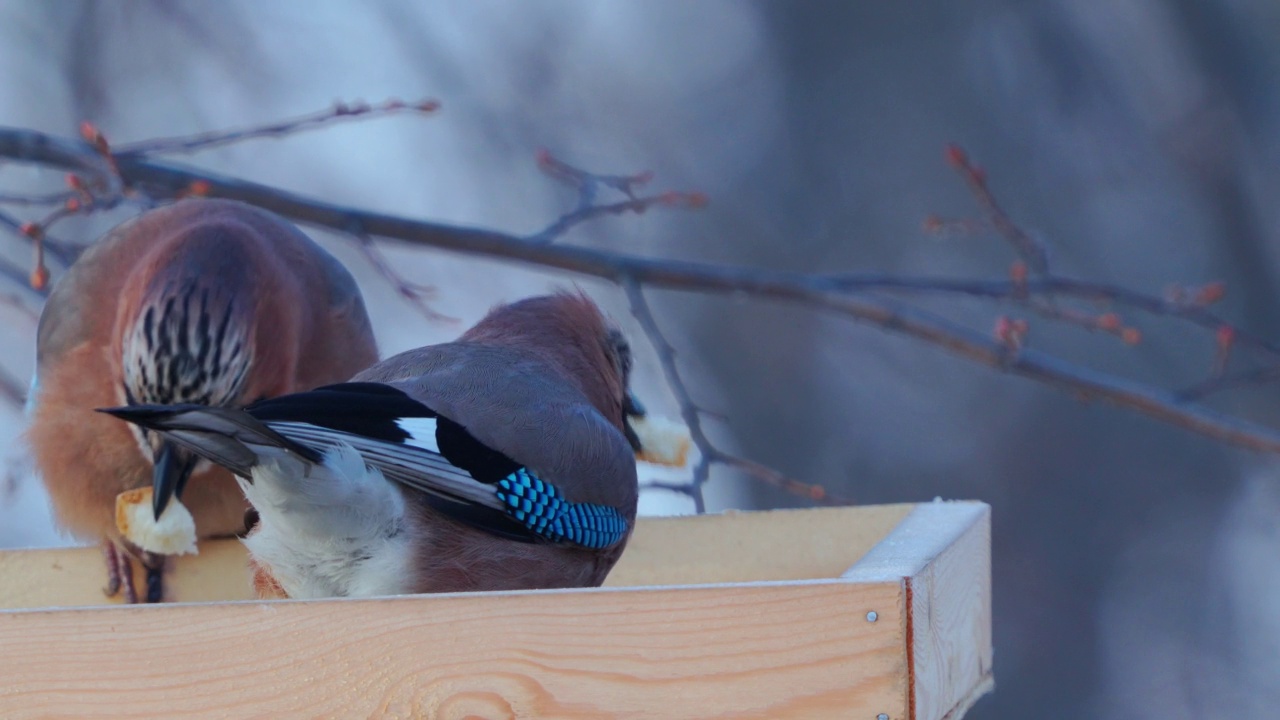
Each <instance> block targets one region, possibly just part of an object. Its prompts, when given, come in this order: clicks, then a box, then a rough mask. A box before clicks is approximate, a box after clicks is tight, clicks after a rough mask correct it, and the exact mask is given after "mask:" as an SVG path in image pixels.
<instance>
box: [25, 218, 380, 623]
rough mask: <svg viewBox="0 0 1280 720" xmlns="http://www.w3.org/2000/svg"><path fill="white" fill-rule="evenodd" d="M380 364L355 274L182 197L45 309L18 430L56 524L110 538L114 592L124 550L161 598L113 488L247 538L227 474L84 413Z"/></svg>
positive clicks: (276, 391)
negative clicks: (178, 507) (122, 527)
mask: <svg viewBox="0 0 1280 720" xmlns="http://www.w3.org/2000/svg"><path fill="white" fill-rule="evenodd" d="M377 359H378V354H377V347H376V345H375V344H374V338H373V331H372V328H371V327H370V323H369V317H368V315H367V314H366V312H365V306H364V301H363V299H362V298H361V295H360V290H359V288H358V287H357V285H356V282H355V280H354V279H353V278H352V277H351V274H350V273H349V272H347V270H346V268H344V267H343V266H342V264H341V263H339V262H338V260H337V259H335V258H334V257H333V256H332V255H330V254H329V253H327V252H325V251H324V249H322V248H321V247H320V246H319V245H317V244H316V243H314V242H313V241H312V240H311V239H310V238H308V237H307V236H306V235H304V234H303V233H302V232H301V231H299V230H298V229H297V228H296V227H294V226H293V225H292V224H290V223H288V222H286V221H285V220H283V219H281V218H279V217H278V216H276V215H274V214H272V213H269V212H266V211H263V210H260V209H258V208H255V207H252V206H249V205H246V204H244V203H239V202H232V201H229V200H203V199H191V200H183V201H181V202H177V203H174V204H172V205H167V206H163V207H160V208H157V209H154V210H150V211H148V212H146V213H143V214H142V215H140V216H138V217H136V218H133V219H132V220H129V221H128V222H125V223H124V224H122V225H120V226H119V227H117V228H115V229H114V230H112V231H111V232H109V233H108V234H107V235H106V237H104V238H103V239H102V240H100V241H99V242H98V243H96V244H94V245H93V246H91V247H89V248H88V249H86V250H85V251H84V253H83V254H82V255H81V256H80V257H79V259H78V260H77V261H76V262H75V264H74V265H72V266H71V268H70V269H68V271H67V273H66V274H65V275H64V276H63V277H62V278H61V279H60V280H59V281H58V283H57V285H56V286H55V287H54V289H53V292H52V294H51V295H50V296H49V300H48V302H47V303H45V307H44V311H43V313H42V314H41V316H40V327H39V330H38V333H37V346H36V369H37V372H36V377H35V379H34V381H33V383H32V393H31V400H30V408H31V410H30V412H31V427H30V429H29V430H28V433H27V436H28V440H29V441H30V443H31V446H32V450H33V451H34V456H35V460H36V465H37V467H38V469H39V471H40V474H41V476H42V478H43V480H44V484H45V487H46V488H47V489H48V491H49V496H50V498H51V500H52V504H53V509H54V515H55V517H56V519H57V521H58V524H59V525H61V526H62V527H64V528H65V529H67V530H69V531H70V532H71V533H73V534H74V535H75V536H77V537H79V538H81V539H84V540H94V541H98V542H102V543H103V544H104V548H105V550H106V551H107V558H108V572H109V580H108V592H109V593H111V594H114V593H115V592H116V591H117V590H119V589H120V588H121V587H123V589H124V590H125V595H126V597H127V598H128V599H129V600H131V601H132V600H134V599H135V598H136V595H135V593H134V590H133V585H132V576H131V573H130V572H128V566H129V562H128V556H129V555H130V554H133V555H136V556H139V557H140V559H142V561H143V563H144V564H145V565H146V566H147V570H148V572H147V578H148V582H147V597H146V599H147V600H149V601H159V600H160V599H161V597H162V594H163V590H162V583H161V578H162V577H163V576H162V569H163V556H156V555H154V554H152V553H144V552H142V551H141V550H140V549H138V548H137V547H135V546H133V545H132V544H130V543H129V542H128V541H127V540H126V539H125V538H124V537H122V536H121V533H120V532H119V530H118V527H117V525H116V498H117V495H119V494H120V493H122V492H124V491H128V490H132V489H135V488H143V487H148V488H154V493H153V498H152V499H153V502H154V505H153V508H152V509H153V512H154V514H155V516H156V517H159V516H160V515H161V513H162V512H163V511H164V510H165V508H166V506H167V505H168V504H169V501H170V499H171V498H180V499H181V500H182V501H184V502H185V505H186V507H187V508H188V509H189V510H190V512H191V514H192V515H193V516H194V524H195V529H196V533H197V534H198V536H199V537H201V538H206V537H218V536H230V535H233V534H237V533H239V532H242V531H243V529H244V526H245V511H246V508H247V506H246V503H245V498H244V495H243V493H242V492H241V491H240V489H239V488H238V487H237V486H236V483H235V482H234V481H233V479H232V477H231V475H230V474H229V473H227V472H226V471H225V470H223V469H221V468H218V467H216V466H211V465H210V464H209V463H207V462H200V461H199V460H200V458H199V457H197V456H196V455H193V454H192V453H190V452H189V451H187V450H185V449H183V448H181V447H180V446H177V445H175V444H174V443H171V442H168V441H166V440H164V439H163V438H161V437H160V436H158V435H156V434H155V433H150V432H145V431H141V429H140V428H130V427H128V426H125V425H122V424H120V423H118V422H115V421H113V420H111V419H110V418H107V417H104V416H102V415H99V414H97V413H95V412H93V411H94V409H95V408H98V407H101V406H103V405H116V404H130V405H132V404H146V403H183V402H185V403H200V404H205V405H211V406H229V407H241V406H244V405H247V404H249V403H251V402H253V401H255V400H260V399H262V398H266V397H272V396H275V395H280V394H283V393H288V392H296V391H299V390H306V389H309V388H313V387H316V386H319V385H325V384H328V383H333V382H340V381H342V380H346V379H347V378H349V377H351V376H352V375H353V374H354V373H356V372H358V371H360V370H363V369H364V368H367V367H369V366H370V365H372V364H373V363H374V362H376V361H377ZM122 551H127V553H126V552H122Z"/></svg>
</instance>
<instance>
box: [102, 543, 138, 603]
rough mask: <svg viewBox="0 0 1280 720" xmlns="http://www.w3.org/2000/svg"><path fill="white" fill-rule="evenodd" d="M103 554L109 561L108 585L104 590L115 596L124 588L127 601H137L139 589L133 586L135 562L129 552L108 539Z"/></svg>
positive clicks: (107, 593) (105, 592) (108, 595)
mask: <svg viewBox="0 0 1280 720" xmlns="http://www.w3.org/2000/svg"><path fill="white" fill-rule="evenodd" d="M102 554H103V557H104V558H106V561H107V586H106V587H105V588H103V589H102V592H103V593H104V594H105V595H106V596H107V597H115V596H117V595H119V594H120V591H121V590H123V591H124V601H125V602H126V603H128V604H130V605H133V604H135V603H137V602H138V591H137V590H136V589H135V588H134V587H133V563H131V562H130V561H129V553H128V552H126V551H124V550H123V549H121V548H120V547H118V546H117V545H116V544H115V543H113V542H111V541H110V540H108V541H107V542H106V543H104V544H103V546H102Z"/></svg>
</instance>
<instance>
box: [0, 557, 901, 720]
mask: <svg viewBox="0 0 1280 720" xmlns="http://www.w3.org/2000/svg"><path fill="white" fill-rule="evenodd" d="M904 608H905V599H904V598H903V596H902V584H901V582H897V581H895V582H888V583H871V584H863V583H854V582H849V581H842V580H818V581H799V582H789V583H749V584H736V585H716V586H685V587H666V588H641V589H625V590H622V589H593V590H573V591H543V592H523V593H480V594H470V595H466V594H459V595H436V596H405V597H396V598H381V599H374V600H325V601H306V602H298V601H280V602H240V603H228V604H188V605H183V604H173V605H159V606H133V607H112V608H97V609H73V610H57V611H49V610H31V611H10V612H3V613H0V677H3V678H4V681H3V685H2V688H3V689H0V717H4V718H8V719H12V720H22V719H25V718H46V717H59V718H89V717H92V718H98V719H114V718H171V719H175V720H179V719H188V718H227V717H236V718H318V717H326V718H355V717H360V718H365V717H369V718H409V717H413V718H432V719H445V718H566V719H568V718H579V719H583V718H615V717H625V718H630V719H632V720H642V719H644V718H663V719H667V720H679V719H680V718H698V719H702V718H708V717H712V716H715V717H722V718H730V717H732V718H777V719H779V720H781V719H785V718H803V719H804V720H822V719H824V718H841V719H847V718H875V717H877V715H879V714H880V713H884V714H886V715H888V716H889V717H891V718H894V719H895V720H900V719H901V718H904V717H905V712H906V703H905V697H906V687H907V668H906V663H905V661H904V653H903V650H904V647H905V645H904V643H905V636H904V633H905V627H906V626H905V618H904V616H903V609H904ZM871 610H874V611H875V612H876V613H877V614H878V619H877V621H876V622H868V621H867V619H866V614H867V612H868V611H871Z"/></svg>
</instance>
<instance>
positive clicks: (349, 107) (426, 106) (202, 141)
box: [112, 100, 440, 158]
mask: <svg viewBox="0 0 1280 720" xmlns="http://www.w3.org/2000/svg"><path fill="white" fill-rule="evenodd" d="M439 109H440V103H439V102H437V101H435V100H419V101H418V102H412V103H406V102H403V101H401V100H387V101H385V102H382V103H379V104H377V105H370V104H368V103H365V102H359V101H357V102H353V103H345V102H337V103H334V105H333V107H331V108H329V109H328V110H321V111H320V112H317V113H311V114H309V115H303V116H301V117H296V118H291V119H289V120H282V121H280V122H276V123H271V124H270V125H259V126H254V127H249V128H240V129H237V130H218V131H215V132H206V133H197V134H195V135H182V136H178V137H169V138H157V139H154V140H144V141H142V142H136V143H129V144H127V145H121V146H119V147H116V148H114V149H113V150H112V154H113V155H115V156H116V157H117V158H119V157H120V156H122V155H137V156H139V157H141V156H146V155H156V154H160V153H193V152H198V151H201V150H209V149H211V148H215V147H220V146H222V145H230V144H232V143H238V142H244V141H245V140H252V139H255V138H264V137H284V136H286V135H295V134H297V133H299V132H302V131H305V130H314V129H317V128H320V127H321V126H324V125H329V124H332V123H333V121H336V120H353V119H362V118H366V117H380V116H386V115H393V114H396V113H402V112H413V113H419V114H423V115H427V114H431V113H434V112H435V111H436V110H439Z"/></svg>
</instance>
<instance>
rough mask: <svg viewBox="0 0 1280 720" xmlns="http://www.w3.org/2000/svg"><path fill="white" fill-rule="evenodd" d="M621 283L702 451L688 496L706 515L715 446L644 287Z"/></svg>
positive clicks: (629, 280) (631, 281)
mask: <svg viewBox="0 0 1280 720" xmlns="http://www.w3.org/2000/svg"><path fill="white" fill-rule="evenodd" d="M620 281H621V283H622V288H623V290H624V291H626V293H627V301H628V302H629V303H630V304H631V314H632V315H633V316H634V317H635V319H636V321H637V322H639V323H640V327H641V328H642V329H643V330H644V333H645V335H647V336H648V338H649V342H650V343H651V344H652V345H653V349H654V352H656V353H657V355H658V364H659V365H661V366H662V374H663V376H664V377H666V379H667V385H669V386H670V387H671V392H672V394H674V395H675V396H676V402H677V403H678V404H679V405H680V419H681V420H684V424H685V425H686V426H687V427H688V428H689V437H690V438H691V439H692V440H693V444H694V447H696V448H697V449H698V454H699V457H698V464H697V465H695V466H694V468H693V478H692V480H690V482H689V490H688V495H689V497H691V498H693V505H694V510H695V511H696V512H700V513H701V512H705V511H706V500H705V499H704V498H703V496H702V486H703V485H705V484H706V482H707V480H709V479H710V477H711V463H712V462H713V461H714V459H715V456H716V454H717V452H716V449H715V446H714V445H712V444H711V440H710V439H708V438H707V436H706V433H704V432H703V431H702V417H701V416H700V415H698V409H697V404H696V403H695V402H694V401H693V397H692V396H691V395H690V394H689V388H687V387H685V384H684V378H682V377H681V376H680V369H679V368H678V367H676V351H675V349H674V348H672V347H671V343H669V342H667V338H666V336H665V335H663V334H662V330H660V329H659V328H658V323H657V321H656V320H654V319H653V312H652V311H650V310H649V302H648V301H647V300H645V297H644V291H643V290H642V289H641V288H640V284H639V283H637V282H636V281H635V279H634V278H632V277H627V276H623V277H622V278H621V280H620Z"/></svg>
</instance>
